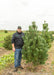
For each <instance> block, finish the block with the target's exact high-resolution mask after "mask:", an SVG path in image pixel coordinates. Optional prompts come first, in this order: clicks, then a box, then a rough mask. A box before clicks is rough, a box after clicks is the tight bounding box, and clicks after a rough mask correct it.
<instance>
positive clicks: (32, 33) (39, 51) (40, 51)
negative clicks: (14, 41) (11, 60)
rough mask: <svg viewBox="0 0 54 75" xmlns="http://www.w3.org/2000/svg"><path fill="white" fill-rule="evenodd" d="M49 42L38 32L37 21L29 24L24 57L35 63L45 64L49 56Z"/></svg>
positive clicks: (27, 60)
mask: <svg viewBox="0 0 54 75" xmlns="http://www.w3.org/2000/svg"><path fill="white" fill-rule="evenodd" d="M47 52H48V44H47V43H46V40H45V39H44V38H43V37H42V36H41V35H40V34H39V33H38V31H37V26H36V24H35V22H32V25H30V26H29V31H28V32H26V33H25V37H24V46H23V49H22V54H23V59H25V60H26V62H27V63H28V62H32V63H33V65H37V64H44V63H45V61H46V60H47V58H48V54H47Z"/></svg>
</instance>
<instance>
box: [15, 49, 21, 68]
mask: <svg viewBox="0 0 54 75" xmlns="http://www.w3.org/2000/svg"><path fill="white" fill-rule="evenodd" d="M21 50H22V49H21V48H20V49H15V54H14V65H15V67H18V66H20V65H21V57H22V53H21Z"/></svg>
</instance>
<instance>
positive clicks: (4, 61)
mask: <svg viewBox="0 0 54 75" xmlns="http://www.w3.org/2000/svg"><path fill="white" fill-rule="evenodd" d="M13 62H14V53H13V52H12V53H11V54H8V55H3V56H2V57H0V70H1V69H3V68H5V67H6V66H8V64H11V63H13Z"/></svg>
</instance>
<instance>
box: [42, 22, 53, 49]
mask: <svg viewBox="0 0 54 75" xmlns="http://www.w3.org/2000/svg"><path fill="white" fill-rule="evenodd" d="M48 30H49V28H48V23H46V21H44V24H43V31H42V36H43V38H44V39H45V40H46V42H47V44H48V47H49V48H50V47H51V41H52V39H51V38H52V35H51V34H50V32H49V31H48Z"/></svg>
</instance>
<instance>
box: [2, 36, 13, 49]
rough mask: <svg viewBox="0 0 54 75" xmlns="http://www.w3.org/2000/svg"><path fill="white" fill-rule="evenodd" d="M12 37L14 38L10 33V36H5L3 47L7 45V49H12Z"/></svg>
mask: <svg viewBox="0 0 54 75" xmlns="http://www.w3.org/2000/svg"><path fill="white" fill-rule="evenodd" d="M11 38H12V36H11V35H8V36H6V37H5V38H4V44H3V47H5V48H6V49H9V50H11V49H12V46H11Z"/></svg>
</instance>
